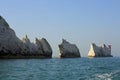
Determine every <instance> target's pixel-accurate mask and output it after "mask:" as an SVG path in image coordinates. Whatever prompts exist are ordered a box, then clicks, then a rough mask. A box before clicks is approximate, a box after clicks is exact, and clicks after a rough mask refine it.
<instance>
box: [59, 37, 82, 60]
mask: <svg viewBox="0 0 120 80" xmlns="http://www.w3.org/2000/svg"><path fill="white" fill-rule="evenodd" d="M58 47H59V51H60V53H59V57H61V58H71V57H73V58H74V57H80V52H79V49H78V48H77V46H76V45H75V44H71V43H69V42H67V41H66V40H64V39H63V40H62V43H61V44H60V45H58Z"/></svg>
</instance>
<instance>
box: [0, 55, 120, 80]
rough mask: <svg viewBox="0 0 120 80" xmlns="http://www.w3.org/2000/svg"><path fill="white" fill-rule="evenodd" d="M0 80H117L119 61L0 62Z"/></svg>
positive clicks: (99, 59) (81, 59) (71, 59)
mask: <svg viewBox="0 0 120 80" xmlns="http://www.w3.org/2000/svg"><path fill="white" fill-rule="evenodd" d="M0 80H120V57H105V58H87V57H82V58H63V59H60V58H52V59H1V60H0Z"/></svg>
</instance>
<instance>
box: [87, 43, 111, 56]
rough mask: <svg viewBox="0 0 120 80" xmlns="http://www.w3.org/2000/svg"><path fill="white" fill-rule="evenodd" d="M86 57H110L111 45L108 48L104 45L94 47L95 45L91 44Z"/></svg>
mask: <svg viewBox="0 0 120 80" xmlns="http://www.w3.org/2000/svg"><path fill="white" fill-rule="evenodd" d="M88 56H89V57H112V55H111V45H108V47H107V46H106V45H105V44H103V45H102V46H96V44H95V43H92V44H91V45H90V50H89V52H88Z"/></svg>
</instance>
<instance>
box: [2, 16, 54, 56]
mask: <svg viewBox="0 0 120 80" xmlns="http://www.w3.org/2000/svg"><path fill="white" fill-rule="evenodd" d="M51 57H52V49H51V46H50V45H49V43H48V42H47V40H46V39H44V38H42V39H40V40H39V39H37V38H36V43H32V42H30V40H29V38H28V37H27V36H26V37H24V38H23V39H22V40H20V39H19V38H18V37H17V36H16V34H15V32H14V30H13V29H11V28H10V27H9V25H8V23H7V22H6V21H5V20H4V19H3V18H2V17H1V16H0V58H51Z"/></svg>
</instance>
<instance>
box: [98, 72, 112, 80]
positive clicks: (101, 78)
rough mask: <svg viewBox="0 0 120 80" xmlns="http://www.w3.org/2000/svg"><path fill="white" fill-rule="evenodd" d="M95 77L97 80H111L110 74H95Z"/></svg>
mask: <svg viewBox="0 0 120 80" xmlns="http://www.w3.org/2000/svg"><path fill="white" fill-rule="evenodd" d="M96 77H97V78H98V80H112V74H111V73H104V74H97V75H96Z"/></svg>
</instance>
